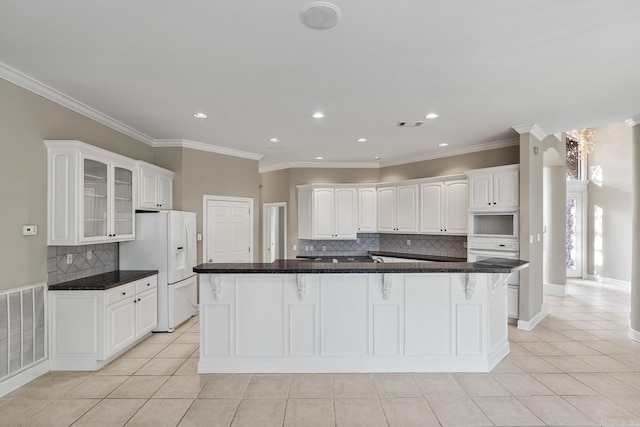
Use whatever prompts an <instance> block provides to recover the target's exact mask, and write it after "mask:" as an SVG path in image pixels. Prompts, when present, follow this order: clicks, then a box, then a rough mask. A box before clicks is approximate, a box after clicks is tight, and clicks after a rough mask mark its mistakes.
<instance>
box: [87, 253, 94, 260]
mask: <svg viewBox="0 0 640 427" xmlns="http://www.w3.org/2000/svg"><path fill="white" fill-rule="evenodd" d="M91 258H93V251H87V259H91Z"/></svg>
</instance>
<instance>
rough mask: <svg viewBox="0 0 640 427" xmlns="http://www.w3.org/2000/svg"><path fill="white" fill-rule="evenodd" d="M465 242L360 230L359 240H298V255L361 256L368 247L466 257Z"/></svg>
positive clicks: (464, 240)
mask: <svg viewBox="0 0 640 427" xmlns="http://www.w3.org/2000/svg"><path fill="white" fill-rule="evenodd" d="M408 240H409V241H410V245H407V241H408ZM466 243H467V237H466V236H436V235H433V236H431V235H423V234H378V233H367V234H364V233H363V234H358V240H298V255H300V256H363V255H367V253H368V252H369V251H385V252H399V253H411V254H421V255H439V256H450V257H457V258H466V257H467V248H466ZM312 248H313V249H312ZM323 249H324V250H323Z"/></svg>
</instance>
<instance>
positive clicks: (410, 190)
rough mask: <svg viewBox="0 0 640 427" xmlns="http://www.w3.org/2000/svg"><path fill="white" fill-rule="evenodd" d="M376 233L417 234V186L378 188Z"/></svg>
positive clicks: (388, 185) (383, 186) (403, 185)
mask: <svg viewBox="0 0 640 427" xmlns="http://www.w3.org/2000/svg"><path fill="white" fill-rule="evenodd" d="M377 196H378V197H377V199H378V200H377V204H378V210H377V211H378V232H380V233H417V232H418V205H419V204H418V184H397V185H390V184H383V185H380V186H378V195H377Z"/></svg>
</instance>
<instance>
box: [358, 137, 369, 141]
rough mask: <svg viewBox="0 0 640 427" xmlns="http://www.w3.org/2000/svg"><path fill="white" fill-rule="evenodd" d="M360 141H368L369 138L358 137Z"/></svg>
mask: <svg viewBox="0 0 640 427" xmlns="http://www.w3.org/2000/svg"><path fill="white" fill-rule="evenodd" d="M358 142H367V138H358Z"/></svg>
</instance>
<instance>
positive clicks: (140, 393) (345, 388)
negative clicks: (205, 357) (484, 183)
mask: <svg viewBox="0 0 640 427" xmlns="http://www.w3.org/2000/svg"><path fill="white" fill-rule="evenodd" d="M569 293H570V296H568V297H566V298H559V297H545V300H546V301H547V303H548V305H549V313H550V314H549V315H548V316H547V317H546V318H545V319H544V320H543V321H542V322H541V323H540V324H539V325H538V326H537V327H536V328H535V329H534V330H533V331H531V332H525V331H521V330H518V329H516V328H515V327H513V326H511V327H510V328H509V337H510V341H511V354H510V355H509V356H508V357H507V358H505V359H504V360H503V361H502V362H501V363H500V364H499V365H498V366H497V367H496V368H495V369H494V370H493V371H492V372H491V373H489V374H482V373H478V374H473V373H471V374H470V373H442V374H440V373H438V374H424V373H423V374H333V375H331V374H304V375H303V374H300V375H298V374H295V375H288V374H284V375H283V374H279V375H248V374H246V375H245V374H243V375H237V374H224V375H198V374H196V364H197V361H198V324H197V319H196V318H194V319H191V320H190V321H188V322H187V323H186V324H184V325H182V326H181V327H180V328H179V329H178V330H176V331H175V332H174V333H172V334H155V335H153V336H152V337H150V338H149V339H147V340H146V341H145V342H144V343H142V344H140V345H138V346H137V347H135V348H134V349H132V350H130V351H129V352H128V353H126V354H124V355H123V356H122V357H120V358H119V359H117V360H115V361H114V362H112V363H111V364H109V365H108V366H106V367H105V368H103V369H102V370H100V371H99V372H50V373H48V374H46V375H44V376H42V377H40V378H38V379H36V380H34V381H32V382H31V383H29V384H27V385H25V386H24V387H21V388H20V389H18V390H16V391H14V392H13V393H10V394H9V395H7V396H5V397H4V398H1V399H0V426H16V425H24V426H29V427H31V426H69V425H73V426H92V427H94V426H122V425H127V426H153V427H162V426H177V425H179V426H230V425H231V426H271V425H273V426H301V427H306V426H367V427H370V426H439V425H443V426H483V425H501V426H534V425H610V426H622V425H631V426H640V343H638V342H635V341H632V340H630V339H629V338H628V337H627V328H628V326H627V324H628V316H629V292H628V291H627V290H625V289H621V288H617V287H611V286H603V285H601V284H598V283H594V282H588V281H572V282H571V284H570V286H569Z"/></svg>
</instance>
